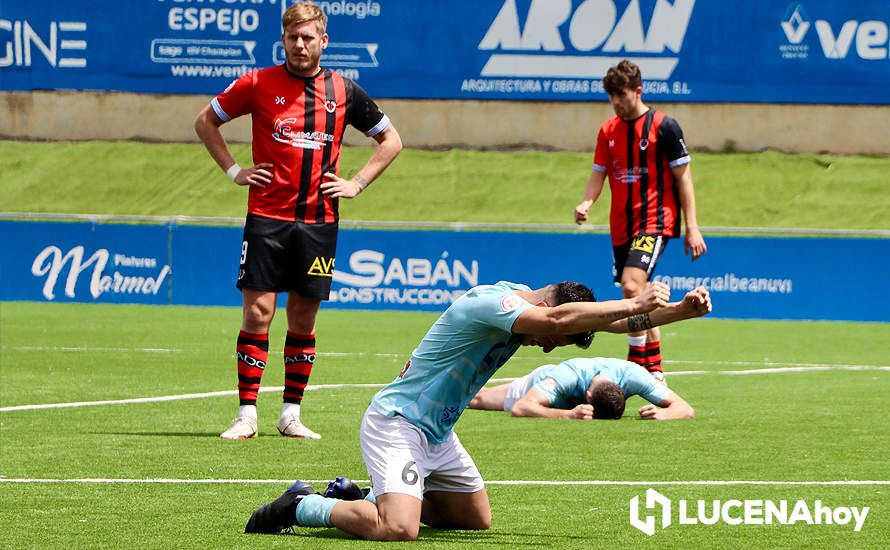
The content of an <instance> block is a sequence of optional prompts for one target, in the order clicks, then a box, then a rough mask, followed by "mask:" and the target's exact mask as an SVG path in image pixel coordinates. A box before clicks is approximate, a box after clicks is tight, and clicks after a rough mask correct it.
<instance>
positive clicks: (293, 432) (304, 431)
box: [278, 414, 321, 439]
mask: <svg viewBox="0 0 890 550" xmlns="http://www.w3.org/2000/svg"><path fill="white" fill-rule="evenodd" d="M278 433H280V434H281V435H283V436H285V437H301V438H305V439H321V436H320V435H318V434H317V433H315V432H313V431H312V430H310V429H309V428H307V427H306V426H304V425H303V423H302V422H300V417H299V416H295V415H293V414H285V415H284V416H282V417H281V418H279V419H278Z"/></svg>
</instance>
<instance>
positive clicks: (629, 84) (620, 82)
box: [603, 59, 643, 95]
mask: <svg viewBox="0 0 890 550" xmlns="http://www.w3.org/2000/svg"><path fill="white" fill-rule="evenodd" d="M642 85H643V75H642V73H640V68H639V67H637V66H636V65H634V64H633V63H631V62H630V61H628V60H627V59H625V60H624V61H622V62H620V63H618V64H617V65H615V66H614V67H609V70H608V71H606V76H605V77H604V78H603V88H604V89H605V90H606V93H607V94H609V95H615V94H617V93H618V92H620V91H621V90H636V89H637V87H638V86H642Z"/></svg>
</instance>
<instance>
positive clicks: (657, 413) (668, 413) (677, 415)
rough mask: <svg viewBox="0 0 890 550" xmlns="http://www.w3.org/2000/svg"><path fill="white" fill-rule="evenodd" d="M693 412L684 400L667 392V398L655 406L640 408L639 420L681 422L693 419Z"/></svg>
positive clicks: (669, 391)
mask: <svg viewBox="0 0 890 550" xmlns="http://www.w3.org/2000/svg"><path fill="white" fill-rule="evenodd" d="M694 417H695V410H693V408H692V406H691V405H690V404H689V403H687V402H686V400H685V399H683V398H682V397H680V396H679V395H677V394H676V393H674V392H672V391H671V390H668V393H667V396H666V397H665V398H664V399H662V400H661V402H660V403H658V406H657V407H656V406H655V405H652V404H650V405H645V406H643V407H641V408H640V418H642V419H643V420H683V419H687V418H694Z"/></svg>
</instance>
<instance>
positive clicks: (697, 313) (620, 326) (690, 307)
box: [598, 283, 711, 333]
mask: <svg viewBox="0 0 890 550" xmlns="http://www.w3.org/2000/svg"><path fill="white" fill-rule="evenodd" d="M652 284H659V283H652ZM650 286H652V285H651V284H650ZM710 311H711V295H710V294H709V293H708V291H707V289H706V288H704V287H698V288H696V289H695V290H690V291H689V292H688V293H687V294H686V296H684V297H683V301H681V302H673V303H670V304H666V305H664V306H662V307H659V308H658V309H656V310H654V311H650V312H648V313H647V312H643V313H638V314H633V315H630V316H628V317H627V318H625V319H620V320H617V321H614V322H612V323H609V324H608V325H606V326H604V327H602V328H600V329H598V330H602V331H605V332H617V333H627V332H639V331H642V330H646V329H650V328H652V327H657V326H661V325H666V324H668V323H675V322H677V321H682V320H684V319H692V318H695V317H701V316H702V315H705V314H707V313H710Z"/></svg>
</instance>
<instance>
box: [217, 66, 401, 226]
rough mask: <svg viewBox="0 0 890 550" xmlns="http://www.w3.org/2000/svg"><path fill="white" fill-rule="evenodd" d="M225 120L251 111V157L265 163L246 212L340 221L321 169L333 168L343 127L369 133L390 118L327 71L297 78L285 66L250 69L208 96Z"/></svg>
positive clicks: (348, 82) (356, 88)
mask: <svg viewBox="0 0 890 550" xmlns="http://www.w3.org/2000/svg"><path fill="white" fill-rule="evenodd" d="M210 104H211V106H212V107H213V110H214V111H215V112H216V114H217V116H219V118H220V119H222V120H223V121H228V120H231V119H233V118H236V117H239V116H242V115H246V114H250V115H251V117H252V119H253V121H252V128H253V162H254V164H260V163H264V162H268V163H271V164H272V165H273V168H272V174H273V176H272V182H271V183H270V184H269V185H267V186H266V187H265V188H259V187H255V186H251V187H250V191H249V196H248V200H247V211H248V213H249V214H255V215H257V216H263V217H267V218H273V219H277V220H287V221H302V222H305V223H333V222H336V221H338V219H339V214H338V201H337V199H331V198H328V197H326V196H324V195H323V194H322V192H321V188H320V185H321V183H322V182H323V181H324V177H323V174H324V173H325V172H333V173H335V174H336V173H338V170H339V165H340V147H341V145H342V143H343V134H344V131H345V129H346V125H347V124H349V125H352V126H353V127H355V128H356V129H357V130H359V131H361V132H363V133H365V134H366V135H367V136H370V137H373V136H375V135H377V134H379V133H380V132H382V131H383V130H385V129H386V127H387V126H388V125H389V118H388V117H387V116H386V115H385V114H383V112H382V111H381V110H380V108H379V107H377V104H375V103H374V101H373V100H371V98H369V97H368V94H367V93H366V92H365V91H364V90H363V89H362V88H361V87H360V86H359V85H358V84H356V83H355V82H353V81H352V80H350V79H348V78H345V77H343V76H342V75H340V74H338V73H336V72H334V71H331V70H327V69H324V70H321V71H320V72H319V73H318V75H316V76H314V77H310V78H303V77H300V76H296V75H293V74H291V73H290V72H289V71H288V70H287V69H286V67H285V66H284V65H278V66H276V67H270V68H268V69H262V70H257V71H251V72H249V73H247V74H245V75H244V76H241V77H240V78H238V79H237V80H235V81H234V82H233V83H232V84H231V85H229V87H228V88H226V90H225V91H223V92H222V93H221V94H219V95H218V96H216V97H215V98H214V99H213V100H212V101H211V102H210Z"/></svg>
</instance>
